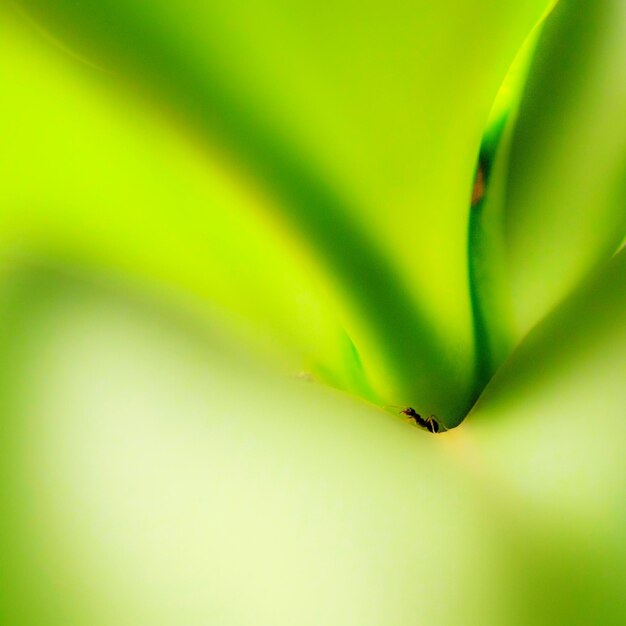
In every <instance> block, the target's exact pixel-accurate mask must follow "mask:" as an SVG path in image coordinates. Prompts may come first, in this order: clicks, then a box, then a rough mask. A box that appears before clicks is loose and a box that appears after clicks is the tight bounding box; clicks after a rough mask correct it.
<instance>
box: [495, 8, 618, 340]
mask: <svg viewBox="0 0 626 626" xmlns="http://www.w3.org/2000/svg"><path fill="white" fill-rule="evenodd" d="M625 62H626V10H625V5H624V3H623V2H622V1H621V0H592V1H587V0H563V1H562V2H560V3H559V4H558V5H557V7H556V9H555V10H554V12H553V14H552V15H551V16H550V18H549V19H548V20H547V22H546V24H545V27H544V30H543V33H542V36H541V39H540V42H539V47H538V49H537V52H536V57H535V60H534V62H533V65H532V67H531V69H530V73H529V82H528V85H527V87H526V90H525V94H524V98H523V101H522V104H521V109H520V112H519V120H518V122H517V125H516V128H515V137H514V141H513V145H512V150H511V154H510V157H509V158H510V168H509V175H508V196H507V202H506V208H505V220H506V247H507V253H508V267H509V273H510V277H509V282H510V289H511V293H512V302H513V315H514V322H515V335H516V337H517V338H519V337H521V336H523V335H524V334H525V333H526V332H527V331H528V330H529V329H530V328H531V327H532V326H533V325H534V324H535V323H536V322H537V321H538V320H540V319H541V318H542V317H543V316H544V315H545V314H546V313H548V312H549V311H550V310H551V309H552V308H553V307H554V305H555V304H557V303H558V302H559V301H560V300H561V299H563V297H565V296H566V295H567V294H568V293H569V292H571V291H572V290H573V289H574V288H575V287H576V286H577V285H578V284H579V283H580V281H581V280H583V279H584V277H585V276H587V275H588V273H589V272H590V271H591V270H592V269H593V268H594V267H596V266H597V265H598V264H599V263H601V262H602V261H604V260H606V259H607V258H609V257H610V256H611V255H612V254H613V253H614V252H615V250H616V249H617V247H618V246H619V244H620V242H621V240H622V239H623V237H624V233H625V231H626V211H624V203H625V202H626V116H625V115H624V111H625V110H626V75H625V74H624V71H623V68H624V63H625Z"/></svg>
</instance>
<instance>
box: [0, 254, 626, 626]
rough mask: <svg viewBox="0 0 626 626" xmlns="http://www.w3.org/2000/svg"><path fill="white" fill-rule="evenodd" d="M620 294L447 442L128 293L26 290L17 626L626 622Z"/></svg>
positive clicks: (616, 283) (8, 329)
mask: <svg viewBox="0 0 626 626" xmlns="http://www.w3.org/2000/svg"><path fill="white" fill-rule="evenodd" d="M625 280H626V255H622V256H621V257H619V258H618V259H617V260H616V261H615V262H614V263H613V264H612V265H611V267H610V268H608V270H607V271H606V272H605V273H603V275H602V276H601V277H600V278H599V280H597V281H595V282H594V283H593V284H592V285H590V286H589V287H588V290H586V291H585V292H584V293H580V294H579V295H578V297H577V298H576V299H575V300H574V301H572V302H570V303H568V305H567V306H566V307H563V309H562V310H561V311H560V312H558V313H557V314H555V315H554V316H553V318H552V319H551V320H549V321H547V322H546V323H545V324H543V325H542V327H541V328H540V329H538V330H537V331H536V333H535V334H534V335H533V336H531V337H529V338H528V340H527V342H526V343H525V344H524V346H523V347H522V348H520V351H519V352H518V353H517V354H516V355H514V356H513V358H512V359H511V361H510V364H509V365H508V366H507V368H505V369H504V370H503V371H502V373H501V375H500V376H499V378H498V379H496V381H494V383H493V385H492V387H491V390H490V391H489V393H488V394H485V397H484V399H483V401H482V402H481V404H480V405H479V407H478V408H477V409H476V411H475V412H474V414H473V416H472V417H471V418H470V419H469V420H467V422H466V423H465V424H464V425H462V426H461V427H460V428H458V429H455V430H454V431H452V432H449V433H446V434H442V435H439V436H437V437H433V436H431V435H429V434H428V433H425V432H423V431H421V430H418V429H415V428H412V427H410V426H409V425H407V424H404V423H402V422H401V421H399V420H397V419H393V418H391V417H390V416H387V415H386V414H384V413H381V412H379V411H376V410H372V408H371V407H367V405H364V404H362V403H359V402H356V401H354V400H352V399H350V398H347V397H345V396H342V395H340V394H337V393H333V392H331V391H329V390H328V389H326V388H324V387H322V386H318V385H314V384H313V385H311V384H308V383H304V382H298V381H295V380H291V381H286V380H284V379H277V378H276V377H274V376H273V375H268V373H267V372H263V371H261V370H259V369H258V365H257V364H255V362H253V363H248V362H246V361H245V360H244V361H242V358H241V356H240V355H237V354H236V353H235V354H232V353H231V352H230V351H229V349H228V346H227V345H224V341H223V340H220V341H217V343H216V339H218V338H219V337H220V336H221V332H220V329H219V327H215V328H214V333H213V336H209V337H207V336H206V333H205V332H202V333H201V334H198V333H197V332H196V330H195V329H194V325H193V324H192V323H190V322H189V321H187V322H186V323H185V324H184V326H182V327H181V325H180V322H177V321H176V319H175V318H174V319H171V318H169V317H168V316H164V315H160V314H159V313H158V311H159V309H160V307H159V305H158V303H155V302H154V301H151V300H150V299H148V300H147V301H144V302H141V300H139V301H138V300H137V298H136V297H135V298H134V299H133V300H130V301H129V299H128V298H127V297H126V296H121V295H119V287H118V286H115V285H112V287H111V288H109V289H103V288H102V287H101V286H98V287H95V288H94V287H93V286H90V285H89V283H81V282H78V281H77V280H76V279H75V278H71V279H68V278H64V277H63V276H62V275H61V276H59V275H58V274H55V273H50V272H44V273H41V272H36V273H34V274H31V275H28V274H27V275H24V274H23V273H22V274H21V275H20V274H17V275H16V276H15V277H14V278H13V281H12V282H13V285H14V287H13V288H12V289H11V290H5V292H4V294H5V298H4V303H3V307H2V325H1V326H0V328H2V348H3V349H2V355H3V357H4V359H5V360H4V366H3V367H2V368H1V369H0V385H1V388H2V394H1V395H0V398H2V402H3V405H2V412H3V414H4V415H8V416H10V417H11V419H8V420H4V421H3V423H2V433H1V435H2V436H1V437H0V446H1V449H0V451H1V454H0V459H1V462H2V464H3V465H2V470H3V471H2V473H1V475H2V482H1V483H0V484H1V485H2V491H3V494H4V496H3V497H4V498H5V499H4V501H3V502H4V504H5V511H6V513H5V514H4V515H3V517H2V520H1V522H0V523H1V524H2V532H1V533H0V542H2V545H1V546H0V547H2V554H3V559H4V563H5V567H4V568H3V569H2V576H3V579H2V585H3V591H4V597H5V598H7V601H5V602H4V603H3V604H2V606H1V607H0V611H2V613H0V617H1V618H2V620H3V622H5V623H10V624H15V625H16V626H31V624H41V623H47V624H57V623H58V624H63V623H72V624H77V625H82V624H90V625H91V624H98V625H101V626H109V625H113V624H114V625H115V626H120V625H122V626H125V625H126V624H128V625H129V626H130V625H131V624H147V623H149V624H156V625H158V626H166V625H167V626H170V625H172V626H173V625H174V624H180V623H181V621H184V622H185V623H187V624H198V625H200V624H206V623H207V622H209V623H210V622H213V621H215V622H217V623H219V624H220V625H221V626H231V625H232V626H238V625H240V624H242V623H244V624H247V623H252V622H254V623H255V624H258V625H259V626H266V625H267V626H270V625H271V626H283V625H284V626H291V625H292V624H294V623H298V624H305V625H307V626H319V625H321V624H329V623H335V621H336V620H339V621H340V623H342V624H354V625H355V626H357V625H358V626H379V625H380V624H398V625H399V626H403V625H404V624H407V623H415V622H417V623H424V624H429V625H431V624H432V625H433V626H443V625H450V626H453V625H454V626H456V625H457V624H459V623H469V624H484V625H486V626H489V625H493V626H501V625H502V624H514V625H515V624H519V625H520V626H522V625H525V624H531V623H532V624H546V625H547V624H555V623H556V624H561V623H567V624H581V625H582V624H589V623H593V622H594V620H597V621H599V623H602V624H603V625H604V624H606V625H612V624H615V625H617V624H620V623H623V619H624V610H623V602H622V595H623V594H622V587H623V585H622V580H623V572H624V565H625V563H626V554H624V542H623V526H624V521H625V520H624V517H625V515H624V509H623V501H624V498H623V496H624V492H625V487H626V485H625V484H624V476H626V472H625V471H624V469H626V468H624V460H623V454H622V442H623V435H624V422H623V419H622V417H623V406H624V401H625V399H626V398H625V396H624V390H623V380H624V373H625V371H624V363H623V358H622V357H623V354H624V350H625V349H626V332H625V330H624V324H623V314H624V311H625V310H626V301H625V297H626V296H625V295H624V294H625V290H624V289H623V286H624V282H625ZM122 293H123V291H122ZM531 362H532V363H533V364H534V366H533V367H531V366H530V363H531ZM537 362H539V363H542V364H543V372H544V376H542V377H537V376H536V375H535V374H534V372H535V371H536V363H537ZM416 581H417V582H416Z"/></svg>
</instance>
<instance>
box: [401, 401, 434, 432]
mask: <svg viewBox="0 0 626 626" xmlns="http://www.w3.org/2000/svg"><path fill="white" fill-rule="evenodd" d="M400 413H402V414H404V415H406V416H407V417H410V418H411V419H412V420H413V421H414V422H415V423H416V424H417V425H418V426H421V427H422V428H425V429H426V430H427V431H428V432H431V433H438V432H439V431H440V430H441V426H440V424H439V422H438V421H437V418H436V417H435V416H434V415H431V416H430V417H427V418H426V419H424V418H423V417H422V416H421V415H420V414H419V413H418V412H417V411H416V410H415V409H414V408H413V407H411V406H408V407H407V408H406V409H402V411H400Z"/></svg>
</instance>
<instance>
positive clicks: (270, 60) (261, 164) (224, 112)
mask: <svg viewBox="0 0 626 626" xmlns="http://www.w3.org/2000/svg"><path fill="white" fill-rule="evenodd" d="M22 4H24V5H25V6H28V7H32V8H34V9H36V10H37V11H38V12H39V14H41V15H43V16H44V23H52V24H55V28H56V29H58V31H59V32H62V33H71V35H70V40H71V41H81V40H82V44H79V46H80V47H81V49H84V48H85V47H87V48H90V49H94V48H95V49H98V50H99V52H98V58H100V59H104V61H102V62H103V63H105V64H106V65H107V66H109V65H111V64H114V65H115V66H116V67H123V68H124V71H131V72H132V73H133V75H134V76H140V78H141V79H142V80H143V81H147V82H151V83H153V84H155V85H156V86H157V89H158V93H159V94H161V95H162V96H165V97H166V98H167V99H168V100H169V101H170V102H171V103H173V104H174V105H175V106H177V107H178V108H180V109H181V110H182V111H183V112H184V114H185V115H186V116H187V117H188V118H189V119H191V120H192V121H193V123H194V124H195V125H196V128H197V129H199V131H200V133H201V136H202V137H203V138H204V139H205V141H207V142H210V143H212V142H213V141H215V139H216V138H217V139H218V140H219V141H221V142H223V143H224V144H225V145H228V146H229V147H230V148H231V149H232V150H233V151H234V152H235V153H236V155H237V156H238V158H239V159H240V160H241V162H242V163H245V165H246V167H247V168H248V169H249V170H250V171H251V172H252V173H253V174H254V175H255V176H257V177H258V178H259V179H260V180H262V181H263V182H264V184H266V185H267V188H268V189H269V190H271V192H272V193H273V194H275V197H276V198H277V203H276V204H275V205H273V206H274V210H275V211H276V213H277V215H279V216H280V218H281V219H283V220H284V221H285V223H286V224H287V225H289V227H290V228H292V229H293V231H294V232H295V234H296V235H297V237H298V238H299V239H300V240H301V242H302V243H304V244H306V245H307V246H308V247H309V249H310V250H311V252H312V253H313V254H314V255H315V258H316V260H317V262H318V264H319V266H320V267H321V268H322V270H323V271H324V272H325V275H326V281H327V284H328V285H329V288H330V289H332V290H333V291H334V293H335V299H336V300H337V302H338V303H339V305H340V306H341V317H342V320H343V321H344V323H345V327H346V330H347V332H348V335H349V337H350V339H351V341H352V343H353V344H354V345H355V348H356V353H358V354H359V355H360V359H361V360H362V362H363V364H364V367H365V377H366V379H368V380H369V381H371V383H372V384H373V385H374V388H375V389H376V390H377V391H378V393H379V394H380V395H381V396H382V397H383V398H386V399H393V400H394V401H395V402H398V403H406V404H416V405H417V406H420V407H423V410H424V411H431V412H435V413H437V414H438V415H440V416H442V418H443V419H444V421H446V422H447V423H449V424H453V423H458V421H459V420H460V419H461V418H462V416H463V415H464V413H465V412H466V410H467V409H468V407H469V406H470V405H471V403H472V401H473V398H474V397H475V394H476V392H477V384H478V382H477V380H476V372H475V353H474V336H473V325H472V310H471V302H470V297H469V287H468V281H467V273H468V270H467V212H468V197H469V189H470V187H471V178H472V173H473V170H474V165H475V160H476V153H477V149H478V144H479V141H480V135H481V133H482V129H483V127H484V124H485V120H486V118H487V115H488V112H489V108H490V106H491V102H492V100H493V98H494V96H495V94H496V92H497V90H498V87H499V84H500V82H501V81H502V78H503V76H504V73H505V71H506V68H507V67H508V65H509V64H510V62H511V60H512V58H513V56H514V54H515V52H516V50H517V48H519V46H520V44H521V42H522V41H523V39H524V37H525V36H526V35H527V33H528V32H529V30H530V29H531V27H532V26H533V24H534V23H535V22H536V21H537V19H538V18H539V17H540V15H541V14H542V12H543V10H544V9H545V7H546V5H547V4H548V3H547V2H546V1H545V0H532V1H527V2H520V3H510V4H508V5H504V4H502V3H500V2H496V1H495V0H481V1H480V2H478V3H476V2H474V3H472V4H467V3H465V2H460V1H451V2H447V3H444V4H437V5H433V4H426V3H424V4H419V5H415V4H413V3H408V2H401V1H396V2H392V3H388V2H387V3H385V4H382V5H381V4H378V3H375V2H372V3H367V4H365V5H363V3H356V2H354V1H353V0H342V2H339V3H335V4H334V5H333V7H332V9H331V8H330V7H328V8H323V9H320V6H319V4H318V3H312V2H304V3H303V2H302V1H301V0H297V1H295V0H294V1H292V2H287V3H281V4H280V5H278V4H276V3H273V2H265V1H259V2H254V3H250V2H246V3H245V4H242V3H237V2H231V1H229V2H228V3H219V2H213V3H210V4H202V5H201V4H198V3H195V2H188V3H177V4H175V5H174V4H171V3H169V2H159V3H156V2H155V3H152V4H151V5H150V8H149V10H146V8H145V7H144V6H143V5H140V4H139V3H133V2H115V1H110V2H101V1H98V2H87V3H81V4H76V3H74V2H61V3H55V4H54V5H49V4H48V3H46V2H37V1H36V0H33V1H26V2H23V3H22ZM470 18H471V21H472V24H476V27H475V28H467V24H468V23H469V21H470ZM129 67H130V68H132V69H130V70H129ZM301 245H302V244H301Z"/></svg>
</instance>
